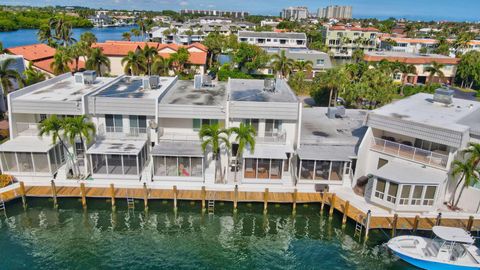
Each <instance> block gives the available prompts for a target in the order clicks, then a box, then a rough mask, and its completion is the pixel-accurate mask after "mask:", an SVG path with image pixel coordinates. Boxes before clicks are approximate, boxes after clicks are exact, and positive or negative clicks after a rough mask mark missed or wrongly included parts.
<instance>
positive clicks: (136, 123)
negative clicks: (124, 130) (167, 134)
mask: <svg viewBox="0 0 480 270" xmlns="http://www.w3.org/2000/svg"><path fill="white" fill-rule="evenodd" d="M128 118H129V120H130V134H131V135H138V134H144V133H147V117H146V116H144V115H130V116H129V117H128Z"/></svg>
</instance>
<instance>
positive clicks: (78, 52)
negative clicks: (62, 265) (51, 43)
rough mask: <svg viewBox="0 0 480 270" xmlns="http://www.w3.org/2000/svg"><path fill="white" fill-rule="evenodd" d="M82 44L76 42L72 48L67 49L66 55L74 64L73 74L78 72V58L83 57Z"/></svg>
mask: <svg viewBox="0 0 480 270" xmlns="http://www.w3.org/2000/svg"><path fill="white" fill-rule="evenodd" d="M83 44H84V43H83V42H78V43H75V44H73V45H72V46H69V47H67V54H68V55H69V56H70V57H71V58H72V59H73V60H74V62H75V72H77V71H78V63H79V62H80V57H81V56H83V55H85V49H84V47H85V46H84V45H83Z"/></svg>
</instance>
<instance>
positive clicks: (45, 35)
mask: <svg viewBox="0 0 480 270" xmlns="http://www.w3.org/2000/svg"><path fill="white" fill-rule="evenodd" d="M37 38H38V41H40V42H42V43H47V44H48V45H51V44H52V43H53V36H52V31H51V29H50V27H49V26H48V25H42V26H40V28H39V29H38V32H37Z"/></svg>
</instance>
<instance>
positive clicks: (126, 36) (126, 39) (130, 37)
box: [122, 32, 132, 41]
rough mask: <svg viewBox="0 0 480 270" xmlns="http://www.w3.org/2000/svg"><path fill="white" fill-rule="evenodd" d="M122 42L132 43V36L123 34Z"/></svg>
mask: <svg viewBox="0 0 480 270" xmlns="http://www.w3.org/2000/svg"><path fill="white" fill-rule="evenodd" d="M122 40H125V41H131V40H132V34H131V33H130V32H125V33H123V34H122Z"/></svg>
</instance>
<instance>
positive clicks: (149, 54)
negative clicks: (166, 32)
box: [140, 44, 158, 75]
mask: <svg viewBox="0 0 480 270" xmlns="http://www.w3.org/2000/svg"><path fill="white" fill-rule="evenodd" d="M140 53H141V54H142V55H143V57H144V58H145V65H146V68H147V74H148V75H151V74H152V64H153V61H154V60H155V56H157V55H158V51H157V48H155V47H150V46H148V44H146V45H145V47H144V48H143V49H140Z"/></svg>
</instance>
